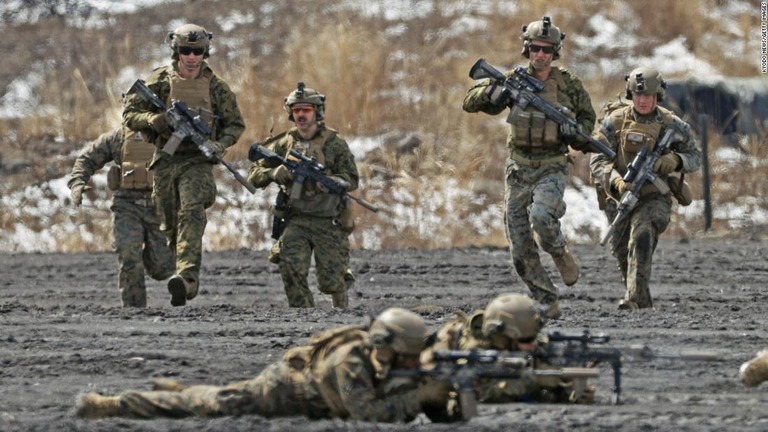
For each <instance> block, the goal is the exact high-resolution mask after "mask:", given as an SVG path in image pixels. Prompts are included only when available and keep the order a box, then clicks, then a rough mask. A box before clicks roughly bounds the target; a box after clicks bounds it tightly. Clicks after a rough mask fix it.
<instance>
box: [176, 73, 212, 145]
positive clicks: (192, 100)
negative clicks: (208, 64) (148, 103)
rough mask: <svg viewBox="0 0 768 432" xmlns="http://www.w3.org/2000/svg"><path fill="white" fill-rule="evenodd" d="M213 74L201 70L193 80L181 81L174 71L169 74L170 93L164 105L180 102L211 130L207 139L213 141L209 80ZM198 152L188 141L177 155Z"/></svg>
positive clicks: (184, 142) (183, 143)
mask: <svg viewBox="0 0 768 432" xmlns="http://www.w3.org/2000/svg"><path fill="white" fill-rule="evenodd" d="M212 78H213V73H212V72H211V71H210V70H208V69H205V68H204V69H203V73H202V74H200V76H199V77H198V78H195V79H183V78H182V77H181V76H180V75H179V74H178V73H177V72H176V71H172V72H171V73H170V74H169V82H170V84H171V91H170V92H169V94H168V101H166V104H167V105H168V106H170V104H171V101H173V100H181V101H184V102H186V103H187V105H188V106H189V107H190V108H191V109H192V110H193V111H195V112H196V113H197V114H198V115H199V116H200V119H201V120H202V121H203V122H204V123H205V124H206V125H208V127H210V128H211V135H210V136H209V137H207V138H211V139H214V137H215V136H216V130H215V127H216V122H215V119H216V117H215V115H214V114H213V108H212V107H213V105H212V102H211V79H212ZM190 152H199V150H197V147H196V146H195V144H194V143H193V142H191V141H189V140H184V141H183V142H182V143H181V145H180V146H179V148H178V150H177V153H182V154H183V153H190Z"/></svg>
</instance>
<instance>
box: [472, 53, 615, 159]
mask: <svg viewBox="0 0 768 432" xmlns="http://www.w3.org/2000/svg"><path fill="white" fill-rule="evenodd" d="M469 76H470V78H472V79H483V78H489V79H490V80H491V82H493V83H496V84H500V85H502V86H503V87H504V91H505V92H507V93H508V94H509V97H508V99H507V101H506V103H507V105H508V106H509V107H510V108H512V106H513V105H517V106H518V107H519V108H520V109H525V108H526V107H527V106H528V105H533V106H534V107H536V109H537V110H539V111H541V112H542V113H544V115H545V116H546V117H547V118H549V119H550V120H552V121H554V122H555V123H557V124H559V125H564V124H568V125H571V126H572V127H573V128H574V130H576V131H577V132H576V134H577V135H578V136H579V137H581V138H582V139H584V140H586V141H587V142H588V143H589V144H590V145H591V146H592V147H593V148H594V149H596V150H599V151H600V152H601V153H603V154H604V155H606V156H608V159H611V160H612V159H614V158H615V157H616V152H614V151H613V150H611V149H610V148H608V147H606V146H605V145H604V144H603V143H601V142H600V141H598V140H596V139H594V138H592V136H590V135H589V134H587V133H586V132H584V131H583V130H581V128H580V127H578V125H579V123H578V122H577V121H576V119H575V118H574V117H573V114H572V113H571V111H570V110H569V109H568V108H566V107H564V106H562V105H560V104H558V103H554V102H547V101H546V100H544V99H543V98H542V97H541V96H539V95H538V94H537V93H538V92H540V91H542V90H544V87H545V84H544V83H543V82H542V81H540V80H538V79H536V78H534V77H532V76H530V75H528V73H527V72H526V70H525V68H523V67H522V66H521V67H518V68H517V69H515V70H514V75H512V76H510V77H507V76H506V75H504V74H503V73H502V72H501V71H499V70H498V69H496V68H494V67H493V66H491V65H490V64H488V62H486V61H485V59H482V58H481V59H479V60H477V62H475V64H474V65H473V66H472V69H470V70H469ZM507 122H509V123H511V119H509V118H507Z"/></svg>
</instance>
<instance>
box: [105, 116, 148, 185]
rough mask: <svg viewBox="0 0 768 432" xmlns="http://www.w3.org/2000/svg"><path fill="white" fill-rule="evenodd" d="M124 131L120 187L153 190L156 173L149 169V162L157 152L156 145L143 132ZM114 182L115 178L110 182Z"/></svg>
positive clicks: (119, 172) (119, 173)
mask: <svg viewBox="0 0 768 432" xmlns="http://www.w3.org/2000/svg"><path fill="white" fill-rule="evenodd" d="M124 133H125V139H124V140H123V148H122V151H121V154H122V157H121V161H122V162H121V163H120V170H119V171H118V175H119V176H120V180H119V188H120V189H129V190H151V189H152V180H153V177H154V174H153V173H152V171H150V170H149V164H150V163H151V162H152V157H153V155H154V153H155V145H154V144H152V143H151V142H149V141H148V140H147V139H146V138H145V136H144V134H142V133H141V132H135V131H132V130H126V131H125V132H124ZM110 174H111V173H110ZM113 182H114V180H110V183H113ZM110 188H111V187H110Z"/></svg>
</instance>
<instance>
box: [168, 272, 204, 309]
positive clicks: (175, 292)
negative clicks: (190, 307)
mask: <svg viewBox="0 0 768 432" xmlns="http://www.w3.org/2000/svg"><path fill="white" fill-rule="evenodd" d="M168 292H169V293H171V306H184V305H185V304H187V283H186V281H184V278H183V277H181V276H179V275H173V276H172V277H171V278H170V279H169V280H168ZM195 294H197V293H195Z"/></svg>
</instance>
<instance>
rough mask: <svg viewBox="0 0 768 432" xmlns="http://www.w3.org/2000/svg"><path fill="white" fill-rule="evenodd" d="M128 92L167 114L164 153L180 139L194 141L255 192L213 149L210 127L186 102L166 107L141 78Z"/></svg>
mask: <svg viewBox="0 0 768 432" xmlns="http://www.w3.org/2000/svg"><path fill="white" fill-rule="evenodd" d="M128 92H129V93H134V92H136V93H137V94H138V95H139V96H140V97H141V98H142V99H144V100H145V101H147V102H150V103H151V104H152V105H154V106H156V107H157V108H160V109H161V110H163V111H165V114H166V115H167V116H168V122H169V123H170V125H171V129H173V134H172V135H171V138H169V139H168V142H166V143H165V146H164V147H163V151H164V152H165V153H168V154H169V155H173V154H174V153H175V152H176V149H177V148H178V147H179V144H181V142H182V141H184V140H185V139H190V140H191V141H192V142H194V143H195V145H196V146H197V148H198V149H199V150H200V151H201V152H202V153H203V154H204V155H205V157H208V158H213V159H214V160H216V162H218V163H220V164H222V165H224V167H226V168H227V169H228V170H229V172H231V173H232V174H233V175H234V176H235V178H236V179H237V181H238V182H240V184H242V185H243V186H245V188H246V189H248V192H250V193H252V194H253V193H256V187H254V186H253V185H252V184H250V183H248V180H246V179H245V177H243V176H242V175H241V174H240V173H239V172H237V170H235V169H234V168H233V167H232V165H230V164H229V163H227V161H225V160H224V159H223V158H222V157H221V154H219V153H217V152H216V151H214V150H213V149H214V147H212V143H211V140H210V138H209V137H210V136H211V128H210V127H209V126H208V125H207V124H205V122H204V121H203V120H202V119H201V118H200V115H199V114H198V113H196V112H194V111H193V110H192V109H190V108H189V106H187V103H186V102H184V101H180V100H173V101H172V102H171V106H170V107H167V106H166V105H165V103H164V102H163V101H162V99H160V97H159V96H158V95H157V94H155V92H153V91H152V90H151V89H150V88H149V87H147V85H146V84H145V83H144V81H142V80H136V82H134V83H133V85H132V86H131V88H130V90H128Z"/></svg>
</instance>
